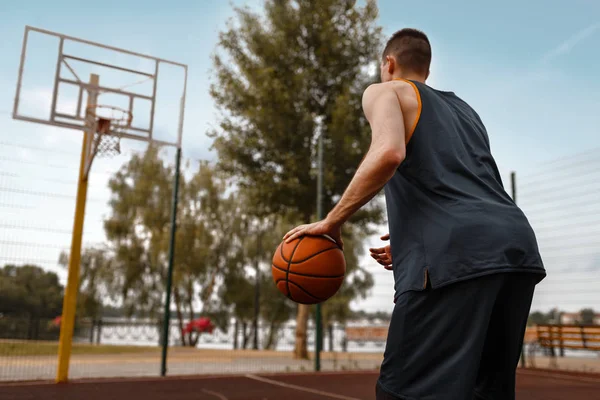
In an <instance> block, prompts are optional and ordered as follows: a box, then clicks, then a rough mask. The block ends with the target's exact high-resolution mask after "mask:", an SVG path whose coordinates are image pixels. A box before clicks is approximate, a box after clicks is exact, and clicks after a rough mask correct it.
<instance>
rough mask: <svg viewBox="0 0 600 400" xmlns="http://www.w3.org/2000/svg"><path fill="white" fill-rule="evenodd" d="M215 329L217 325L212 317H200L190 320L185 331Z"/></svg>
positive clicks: (203, 331)
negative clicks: (213, 322) (212, 320)
mask: <svg viewBox="0 0 600 400" xmlns="http://www.w3.org/2000/svg"><path fill="white" fill-rule="evenodd" d="M213 329H215V326H214V325H213V324H212V322H211V320H210V318H206V317H200V318H196V319H194V320H192V321H190V322H188V323H187V325H186V326H185V329H184V330H183V332H184V333H190V332H194V331H195V332H200V333H212V331H213Z"/></svg>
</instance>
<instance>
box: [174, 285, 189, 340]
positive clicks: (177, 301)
mask: <svg viewBox="0 0 600 400" xmlns="http://www.w3.org/2000/svg"><path fill="white" fill-rule="evenodd" d="M173 299H174V300H175V310H176V312H177V323H178V324H179V334H180V335H181V345H182V346H186V343H185V332H184V331H183V313H182V312H181V299H180V297H179V291H178V290H177V289H175V290H174V291H173Z"/></svg>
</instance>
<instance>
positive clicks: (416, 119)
mask: <svg viewBox="0 0 600 400" xmlns="http://www.w3.org/2000/svg"><path fill="white" fill-rule="evenodd" d="M393 80H395V81H404V82H406V83H408V84H409V85H410V86H412V87H413V89H414V90H415V93H416V95H417V103H418V109H417V118H415V122H414V124H413V126H412V128H411V130H410V132H408V134H407V135H406V144H408V142H409V141H410V139H411V138H412V135H413V133H415V129H417V124H418V123H419V119H421V110H422V109H423V104H422V103H421V94H420V93H419V89H418V88H417V85H415V84H414V83H413V82H411V81H409V80H408V79H404V78H394V79H393Z"/></svg>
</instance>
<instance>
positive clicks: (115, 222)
mask: <svg viewBox="0 0 600 400" xmlns="http://www.w3.org/2000/svg"><path fill="white" fill-rule="evenodd" d="M172 182H173V169H172V167H171V166H168V165H165V164H164V163H163V162H162V160H161V159H160V157H159V154H158V149H157V148H154V147H150V148H148V150H147V152H145V153H144V154H143V155H137V154H136V155H134V156H133V157H132V158H131V160H130V161H129V162H128V163H127V164H126V165H124V166H123V167H122V168H121V169H120V170H119V171H118V172H117V173H116V174H115V175H114V176H113V177H112V178H111V179H110V181H109V184H108V186H109V188H110V190H111V199H110V202H109V204H110V207H111V214H110V216H109V218H108V219H107V220H105V222H104V230H105V232H106V236H107V238H108V240H109V242H110V244H111V250H112V251H113V257H114V266H113V268H112V271H113V278H112V279H111V281H110V282H109V293H111V294H112V296H113V297H114V298H115V300H116V299H118V300H121V301H123V304H124V308H125V309H126V310H127V312H128V314H129V315H131V314H133V312H134V311H138V312H142V313H144V314H147V315H149V316H156V315H157V313H158V312H160V311H161V305H162V301H163V296H164V293H165V291H164V282H165V279H164V278H165V276H166V261H167V257H166V254H167V253H166V251H167V249H168V238H169V228H170V217H171V213H170V210H171V198H172V195H171V193H172Z"/></svg>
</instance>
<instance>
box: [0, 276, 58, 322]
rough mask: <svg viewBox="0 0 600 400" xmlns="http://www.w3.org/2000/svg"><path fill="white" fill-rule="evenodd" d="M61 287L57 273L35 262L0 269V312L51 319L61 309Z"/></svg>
mask: <svg viewBox="0 0 600 400" xmlns="http://www.w3.org/2000/svg"><path fill="white" fill-rule="evenodd" d="M62 299H63V287H62V285H61V284H60V282H59V281H58V275H56V274H55V273H54V272H49V271H46V270H44V269H42V268H40V267H38V266H36V265H23V266H16V265H6V266H4V268H0V313H2V314H3V315H11V316H29V317H32V318H54V317H57V316H60V314H61V312H62Z"/></svg>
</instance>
